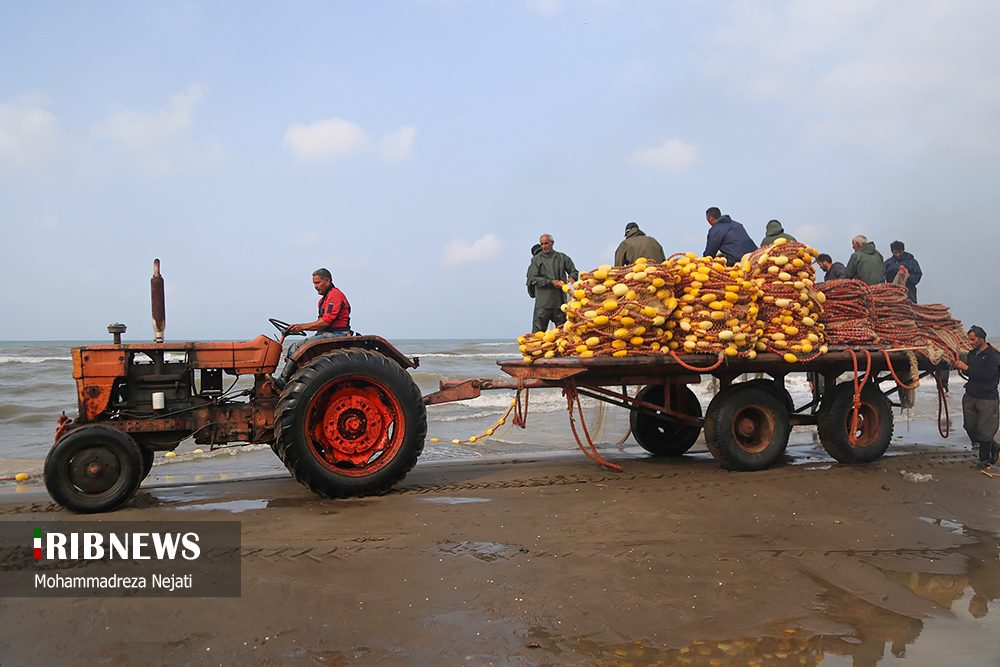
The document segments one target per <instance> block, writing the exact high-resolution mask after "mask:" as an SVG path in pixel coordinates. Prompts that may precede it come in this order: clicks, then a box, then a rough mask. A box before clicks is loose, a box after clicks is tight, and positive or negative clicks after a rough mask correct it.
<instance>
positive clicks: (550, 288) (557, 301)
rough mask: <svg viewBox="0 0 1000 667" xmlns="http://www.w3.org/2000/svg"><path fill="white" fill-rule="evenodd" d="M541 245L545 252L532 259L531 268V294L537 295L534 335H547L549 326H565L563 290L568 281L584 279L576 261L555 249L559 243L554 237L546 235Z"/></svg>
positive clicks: (543, 236) (533, 324) (529, 279)
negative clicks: (536, 333) (574, 262)
mask: <svg viewBox="0 0 1000 667" xmlns="http://www.w3.org/2000/svg"><path fill="white" fill-rule="evenodd" d="M538 242H539V243H540V244H541V246H542V251H541V252H540V253H538V254H537V255H535V256H534V257H532V258H531V264H529V265H528V283H527V284H528V293H529V294H531V293H532V291H533V292H534V297H535V314H534V317H533V318H532V321H531V330H532V331H545V330H546V329H548V328H549V322H552V324H554V325H555V326H557V327H558V326H562V325H563V323H564V322H566V313H564V312H563V311H562V308H561V306H562V305H563V304H564V303H565V302H566V295H565V294H564V293H563V291H562V286H563V285H564V284H565V283H566V281H567V280H576V279H577V278H579V277H580V274H579V272H578V271H577V270H576V266H574V265H573V260H572V259H570V258H569V256H568V255H564V254H563V253H561V252H556V251H555V250H553V249H552V247H553V245H555V239H553V238H552V235H551V234H542V236H541V238H540V239H538Z"/></svg>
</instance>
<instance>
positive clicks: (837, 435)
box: [816, 382, 893, 463]
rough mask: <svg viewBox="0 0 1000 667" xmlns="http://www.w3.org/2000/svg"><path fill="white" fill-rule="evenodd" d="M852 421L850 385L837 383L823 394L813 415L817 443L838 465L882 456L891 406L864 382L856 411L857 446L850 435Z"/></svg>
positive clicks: (888, 434)
mask: <svg viewBox="0 0 1000 667" xmlns="http://www.w3.org/2000/svg"><path fill="white" fill-rule="evenodd" d="M853 419H854V383H853V382H841V383H840V384H838V385H837V386H836V387H834V388H833V391H831V392H827V394H826V396H825V397H824V399H823V403H822V404H821V405H820V408H819V413H818V414H817V415H816V430H817V431H818V432H819V441H820V443H822V445H823V449H825V450H826V452H827V454H829V455H830V456H832V457H833V458H834V459H836V460H837V461H839V462H841V463H870V462H872V461H875V460H877V459H879V458H881V457H882V455H883V454H885V450H886V449H888V448H889V443H890V441H891V440H892V429H893V423H892V406H891V405H889V399H887V398H886V397H885V396H883V395H882V392H881V391H879V389H878V387H877V386H875V385H874V384H872V383H866V384H865V386H864V388H863V389H862V390H861V406H860V407H859V408H858V432H857V436H858V438H857V444H855V445H852V444H851V441H850V432H851V426H852V421H853Z"/></svg>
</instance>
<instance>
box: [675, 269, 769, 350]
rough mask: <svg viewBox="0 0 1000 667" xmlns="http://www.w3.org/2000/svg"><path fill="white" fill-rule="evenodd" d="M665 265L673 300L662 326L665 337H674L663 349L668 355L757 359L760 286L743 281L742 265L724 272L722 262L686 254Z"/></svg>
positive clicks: (758, 283) (744, 272) (748, 280)
mask: <svg viewBox="0 0 1000 667" xmlns="http://www.w3.org/2000/svg"><path fill="white" fill-rule="evenodd" d="M664 265H665V266H666V267H667V270H668V272H669V274H670V275H672V276H673V284H674V292H675V294H676V295H677V300H678V307H677V309H676V310H675V311H674V313H673V316H672V318H671V320H670V321H669V322H667V328H668V331H669V332H671V333H673V334H674V337H673V339H672V340H671V341H670V342H669V343H668V346H667V347H668V348H669V349H670V350H678V351H679V352H681V353H687V354H696V353H720V352H721V353H723V354H725V355H726V356H730V357H733V356H737V355H739V356H746V357H749V358H751V359H752V358H754V357H755V356H757V352H756V350H755V349H754V345H755V343H756V341H757V337H758V336H759V335H760V334H759V331H760V322H759V321H758V314H759V308H758V306H757V300H758V298H759V297H760V296H761V295H762V293H761V291H760V282H761V281H759V280H751V279H748V278H747V273H746V270H745V269H746V268H747V267H746V265H745V264H744V265H741V266H733V267H729V266H726V260H725V259H723V258H721V257H698V256H697V255H695V254H694V253H686V254H683V255H673V256H671V257H670V258H668V259H667V261H666V262H664Z"/></svg>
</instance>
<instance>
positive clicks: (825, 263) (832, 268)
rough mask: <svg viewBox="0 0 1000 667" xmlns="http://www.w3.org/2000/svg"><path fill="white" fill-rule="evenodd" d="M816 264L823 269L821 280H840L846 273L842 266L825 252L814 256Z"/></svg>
mask: <svg viewBox="0 0 1000 667" xmlns="http://www.w3.org/2000/svg"><path fill="white" fill-rule="evenodd" d="M816 263H817V264H819V268H821V269H823V280H841V279H842V278H843V277H844V273H845V272H846V269H845V268H844V265H843V264H841V263H840V262H835V261H833V257H830V256H829V255H827V254H826V253H825V252H824V253H820V254H819V255H817V256H816Z"/></svg>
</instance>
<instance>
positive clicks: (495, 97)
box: [0, 0, 1000, 341]
mask: <svg viewBox="0 0 1000 667" xmlns="http://www.w3.org/2000/svg"><path fill="white" fill-rule="evenodd" d="M998 28H1000V3H997V2H995V0H956V1H955V2H947V3H946V2H940V0H907V1H906V2H900V1H899V0H809V1H802V0H784V1H778V0H774V1H767V0H760V1H741V0H735V1H727V0H657V1H643V0H633V1H615V0H384V1H378V0H372V1H370V2H350V1H342V2H337V1H333V0H327V1H323V2H320V1H316V2H311V1H298V0H289V1H288V2H283V3H264V2H243V1H241V2H236V1H226V0H214V1H212V2H201V1H189V2H152V1H141V0H129V1H124V2H110V1H105V0H95V1H94V2H88V3H79V2H70V1H45V0H40V1H38V2H5V3H0V249H2V251H3V253H2V260H0V340H103V339H105V338H106V339H108V340H109V341H110V336H109V335H108V334H107V333H106V327H107V325H108V324H111V323H112V322H122V323H125V324H126V325H127V326H128V327H129V328H128V332H127V333H126V334H125V339H126V340H129V341H147V340H150V339H151V338H152V335H153V332H152V325H151V317H150V298H149V288H148V285H149V278H150V276H151V275H152V264H153V260H154V259H156V258H158V259H160V261H161V270H162V273H163V276H164V281H165V284H166V307H167V327H166V338H167V340H249V339H251V338H253V337H255V336H256V335H258V334H260V333H270V332H271V331H272V329H271V327H270V325H269V324H268V323H267V319H268V318H269V317H275V318H278V319H282V320H285V321H288V322H309V321H312V320H313V319H315V316H316V301H317V298H318V297H317V295H316V293H315V291H314V290H313V288H312V282H311V274H312V272H313V270H315V269H316V268H319V267H327V268H329V269H330V271H331V272H332V274H333V278H334V283H335V284H336V285H337V286H338V287H340V288H341V289H342V290H343V291H344V292H345V293H346V295H347V297H348V299H349V300H350V302H351V305H352V324H353V328H354V329H355V330H356V331H359V332H361V333H365V334H374V335H381V336H384V337H386V338H388V339H390V340H392V339H423V338H491V339H513V338H515V337H516V336H518V335H520V334H523V333H526V332H527V331H528V330H529V329H530V324H531V314H532V308H533V302H532V300H531V299H530V298H529V297H528V294H527V292H526V289H525V286H524V282H525V272H526V269H527V265H528V262H529V260H530V248H531V246H532V245H533V244H535V243H537V241H538V237H539V236H540V235H541V234H543V233H549V234H552V235H553V237H554V238H555V249H556V250H559V251H562V252H565V253H567V254H568V255H569V256H570V257H572V258H573V260H574V262H575V263H576V266H577V267H578V268H579V269H580V270H588V269H593V268H596V267H597V266H599V265H601V264H605V263H612V262H613V257H614V250H615V247H616V246H617V245H618V243H619V242H620V241H621V239H622V234H623V230H624V225H625V223H627V222H629V221H636V222H638V223H639V225H640V227H641V228H642V229H643V230H644V231H645V232H646V233H648V234H650V235H652V236H654V237H656V238H657V239H658V240H659V241H660V243H661V244H662V245H663V247H664V250H665V251H666V252H667V254H668V255H669V254H671V253H674V252H685V251H693V252H697V253H701V252H702V251H703V250H704V246H705V235H706V233H707V231H708V224H707V223H706V221H705V215H704V212H705V209H706V208H708V207H710V206H718V207H719V208H721V209H722V211H723V213H727V214H729V215H731V216H732V217H733V219H735V220H738V221H740V222H742V223H743V224H744V226H745V227H746V228H747V231H748V232H749V233H750V235H751V237H753V238H754V239H755V240H759V239H760V238H762V237H763V236H764V227H765V225H766V223H767V221H768V220H770V219H772V218H774V219H778V220H780V221H781V222H782V223H783V225H784V227H785V229H786V230H787V231H788V232H790V233H792V234H794V235H795V236H796V237H798V239H799V240H800V241H803V242H805V243H809V244H810V245H812V246H814V247H816V248H818V249H819V250H820V251H821V252H826V253H829V254H830V255H832V256H833V258H834V259H835V260H838V261H841V262H844V263H845V264H846V263H847V260H848V259H849V257H850V254H851V246H850V242H851V238H852V237H853V236H854V235H855V234H865V235H867V236H868V237H869V238H870V239H871V240H873V241H874V242H875V244H876V246H877V248H878V249H879V250H880V251H881V252H882V254H883V255H885V256H886V257H888V256H889V244H890V243H891V242H892V241H894V240H897V239H898V240H902V241H904V242H905V243H906V248H907V250H908V251H910V252H912V253H913V255H914V256H915V257H916V258H917V260H918V261H919V262H920V265H921V267H922V268H923V271H924V277H923V280H922V281H921V283H920V285H919V287H918V299H919V300H920V301H921V302H939V303H945V304H947V305H949V306H951V308H952V313H953V315H954V316H955V317H956V318H958V319H961V320H962V321H963V322H964V323H965V324H966V326H970V325H971V324H979V325H981V326H983V327H984V328H985V329H986V331H987V332H988V333H990V334H991V335H993V334H996V335H1000V309H998V308H997V305H996V303H995V302H994V295H995V293H996V287H997V284H998V280H997V269H996V267H997V256H998V245H1000V225H997V224H996V223H995V222H994V221H993V220H992V219H991V218H992V215H993V213H994V212H995V211H997V210H998V209H1000V188H998V183H1000V40H997V39H996V37H995V34H996V32H997V30H998Z"/></svg>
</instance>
